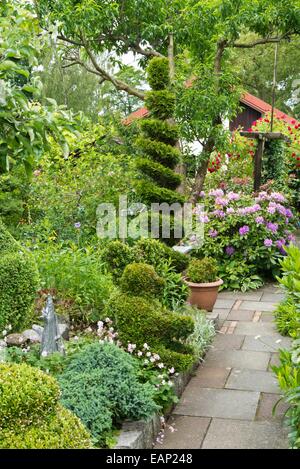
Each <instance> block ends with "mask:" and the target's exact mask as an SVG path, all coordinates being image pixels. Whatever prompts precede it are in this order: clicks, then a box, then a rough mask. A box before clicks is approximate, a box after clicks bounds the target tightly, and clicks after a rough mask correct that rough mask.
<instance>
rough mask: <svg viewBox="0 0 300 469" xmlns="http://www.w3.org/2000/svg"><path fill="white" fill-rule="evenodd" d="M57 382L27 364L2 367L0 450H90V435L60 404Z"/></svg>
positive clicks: (6, 364) (0, 386) (0, 375)
mask: <svg viewBox="0 0 300 469" xmlns="http://www.w3.org/2000/svg"><path fill="white" fill-rule="evenodd" d="M59 396H60V390H59V386H58V384H57V382H56V381H55V379H54V378H52V377H51V376H49V375H47V374H46V373H43V372H42V371H40V370H37V369H36V368H32V367H31V366H28V365H26V364H20V365H17V364H12V363H9V364H8V363H1V364H0V421H1V425H0V427H1V434H0V448H2V449H4V448H7V449H8V448H10V449H12V448H17V449H22V448H24V449H42V448H44V449H46V448H57V449H63V448H65V449H67V448H90V447H91V441H90V437H89V434H88V432H87V431H86V429H85V428H84V427H83V425H82V423H81V422H80V420H79V419H77V417H75V416H74V415H72V414H71V412H69V411H67V410H66V409H64V408H63V407H61V406H60V405H59V404H58V400H59Z"/></svg>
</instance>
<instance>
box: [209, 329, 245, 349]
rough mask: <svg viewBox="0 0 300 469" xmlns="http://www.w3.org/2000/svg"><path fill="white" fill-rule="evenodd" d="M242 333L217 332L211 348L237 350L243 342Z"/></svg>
mask: <svg viewBox="0 0 300 469" xmlns="http://www.w3.org/2000/svg"><path fill="white" fill-rule="evenodd" d="M244 339H245V336H244V335H233V334H230V335H226V334H221V333H219V334H217V335H216V337H215V339H214V341H213V344H212V346H211V350H239V349H240V348H241V347H242V345H243V342H244Z"/></svg>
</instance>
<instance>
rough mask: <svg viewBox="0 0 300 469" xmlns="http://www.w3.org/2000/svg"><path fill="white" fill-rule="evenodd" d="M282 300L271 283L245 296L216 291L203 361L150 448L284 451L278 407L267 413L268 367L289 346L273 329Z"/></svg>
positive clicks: (271, 379) (272, 390)
mask: <svg viewBox="0 0 300 469" xmlns="http://www.w3.org/2000/svg"><path fill="white" fill-rule="evenodd" d="M281 299H282V294H281V292H280V291H279V290H278V287H276V286H275V285H273V284H272V285H267V286H265V287H263V288H261V289H259V290H257V291H252V292H248V293H241V292H237V293H233V292H221V293H220V294H219V296H218V300H217V303H216V305H215V309H214V312H215V313H218V314H219V322H220V324H219V331H218V332H217V336H216V337H215V340H214V342H213V344H212V346H211V348H210V350H209V351H208V353H207V354H206V357H205V360H204V363H203V364H202V365H201V366H200V367H199V368H198V370H197V371H196V373H195V376H194V377H193V378H192V379H191V381H190V383H189V384H188V386H187V387H186V389H185V391H184V393H183V395H182V397H181V399H180V401H179V403H178V404H177V406H176V407H175V409H174V411H173V413H172V415H171V417H170V419H169V421H168V423H169V424H170V425H171V426H172V427H173V428H174V429H175V431H171V430H172V428H171V430H170V429H169V428H168V426H167V428H166V431H165V435H164V438H163V443H162V444H157V445H156V448H165V449H171V448H172V449H194V448H203V449H204V448H205V449H206V448H218V449H220V448H225V449H231V448H232V449H235V448H240V449H248V448H249V449H254V448H257V449H264V448H268V449H273V448H274V449H284V448H287V447H288V440H287V429H286V428H285V427H284V425H283V422H282V420H283V414H284V412H285V410H286V406H285V404H284V403H280V404H279V405H278V407H277V412H276V415H275V416H273V415H272V409H273V406H274V404H275V403H276V402H277V401H278V399H279V395H280V390H279V388H278V386H277V380H276V377H275V375H274V374H273V373H272V371H271V370H270V366H271V365H273V364H276V363H278V349H279V348H284V347H287V346H289V343H290V340H289V339H288V338H283V337H282V336H281V335H280V334H278V332H277V331H276V329H275V325H274V322H273V319H274V315H273V311H274V309H275V306H276V304H277V303H278V302H279V301H280V300H281Z"/></svg>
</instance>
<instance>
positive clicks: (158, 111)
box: [145, 90, 175, 119]
mask: <svg viewBox="0 0 300 469" xmlns="http://www.w3.org/2000/svg"><path fill="white" fill-rule="evenodd" d="M145 105H146V107H147V109H149V110H150V111H151V115H152V116H153V117H155V118H157V119H170V118H171V117H172V116H173V115H174V111H175V95H174V93H172V91H169V90H160V91H147V93H146V97H145Z"/></svg>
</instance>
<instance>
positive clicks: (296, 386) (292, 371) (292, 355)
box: [272, 339, 300, 449]
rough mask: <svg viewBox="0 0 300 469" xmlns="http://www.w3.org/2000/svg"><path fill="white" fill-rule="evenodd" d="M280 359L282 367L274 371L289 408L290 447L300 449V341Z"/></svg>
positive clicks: (287, 414) (282, 353) (275, 367)
mask: <svg viewBox="0 0 300 469" xmlns="http://www.w3.org/2000/svg"><path fill="white" fill-rule="evenodd" d="M279 358H280V365H279V366H273V367H272V369H273V371H274V373H275V374H276V376H277V379H278V383H279V386H280V388H281V389H282V391H283V393H284V395H283V399H284V400H285V402H286V403H287V404H288V406H289V408H288V410H287V412H286V414H285V416H286V422H287V425H288V426H289V428H290V431H289V439H290V446H291V448H292V449H300V367H299V364H300V340H299V339H298V340H296V341H295V342H294V343H293V347H292V350H291V351H288V350H281V351H280V353H279ZM274 410H276V407H275V409H274Z"/></svg>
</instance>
